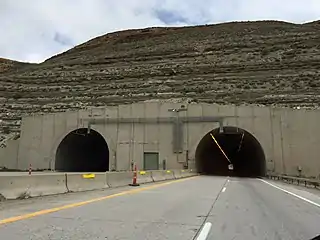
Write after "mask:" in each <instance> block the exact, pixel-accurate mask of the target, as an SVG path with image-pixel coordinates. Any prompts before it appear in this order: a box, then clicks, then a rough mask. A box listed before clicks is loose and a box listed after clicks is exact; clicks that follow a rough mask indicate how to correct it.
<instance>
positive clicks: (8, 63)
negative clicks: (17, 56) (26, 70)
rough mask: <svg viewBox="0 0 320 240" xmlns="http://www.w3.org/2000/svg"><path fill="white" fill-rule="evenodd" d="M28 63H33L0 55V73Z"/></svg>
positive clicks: (25, 65)
mask: <svg viewBox="0 0 320 240" xmlns="http://www.w3.org/2000/svg"><path fill="white" fill-rule="evenodd" d="M29 65H33V64H30V63H23V62H17V61H13V60H9V59H5V58H1V57H0V74H4V73H5V72H10V71H11V72H12V71H14V70H16V69H20V68H23V67H27V66H29ZM0 76H1V75H0Z"/></svg>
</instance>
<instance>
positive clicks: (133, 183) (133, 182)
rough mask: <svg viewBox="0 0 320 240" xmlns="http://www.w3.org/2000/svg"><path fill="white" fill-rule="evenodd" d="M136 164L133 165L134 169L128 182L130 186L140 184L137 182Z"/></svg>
mask: <svg viewBox="0 0 320 240" xmlns="http://www.w3.org/2000/svg"><path fill="white" fill-rule="evenodd" d="M137 178H138V177H137V165H136V164H135V165H134V171H133V178H132V183H131V184H129V185H130V186H134V187H136V186H140V184H138V183H137Z"/></svg>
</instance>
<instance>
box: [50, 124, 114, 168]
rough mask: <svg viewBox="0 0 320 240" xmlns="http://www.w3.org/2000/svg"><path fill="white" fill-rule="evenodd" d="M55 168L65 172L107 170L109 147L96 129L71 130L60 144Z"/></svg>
mask: <svg viewBox="0 0 320 240" xmlns="http://www.w3.org/2000/svg"><path fill="white" fill-rule="evenodd" d="M55 170H56V171H63V172H105V171H108V170H109V148H108V145H107V142H106V141H105V139H104V138H103V137H102V136H101V135H100V134H99V133H98V132H97V131H95V130H92V129H91V130H90V132H88V129H87V128H81V129H77V130H74V131H72V132H70V133H69V134H68V135H67V136H66V137H65V138H64V139H63V140H62V141H61V143H60V144H59V146H58V148H57V152H56V159H55Z"/></svg>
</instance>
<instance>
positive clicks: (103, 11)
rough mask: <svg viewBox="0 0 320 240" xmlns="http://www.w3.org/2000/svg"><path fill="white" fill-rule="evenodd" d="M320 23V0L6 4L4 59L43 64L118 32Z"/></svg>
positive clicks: (26, 0) (29, 0)
mask: <svg viewBox="0 0 320 240" xmlns="http://www.w3.org/2000/svg"><path fill="white" fill-rule="evenodd" d="M263 19H274V20H284V21H290V22H295V23H303V22H306V21H313V20H317V19H320V0H117V1H116V0H0V57H3V58H10V59H14V60H19V61H28V62H42V61H44V60H45V59H46V58H48V57H50V56H52V55H55V54H57V53H60V52H62V51H65V50H67V49H69V48H72V47H74V46H75V45H78V44H80V43H82V42H85V41H87V40H89V39H91V38H93V37H96V36H98V35H102V34H105V33H108V32H113V31H116V30H123V29H128V28H144V27H150V26H177V25H195V24H207V23H218V22H227V21H234V20H263Z"/></svg>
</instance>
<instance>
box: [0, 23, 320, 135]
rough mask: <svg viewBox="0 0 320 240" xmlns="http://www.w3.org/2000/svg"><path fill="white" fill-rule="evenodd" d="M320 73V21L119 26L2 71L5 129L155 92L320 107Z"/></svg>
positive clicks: (1, 106) (0, 97) (218, 100)
mask: <svg viewBox="0 0 320 240" xmlns="http://www.w3.org/2000/svg"><path fill="white" fill-rule="evenodd" d="M319 80H320V24H319V22H313V23H308V24H302V25H297V24H291V23H286V22H277V21H260V22H234V23H224V24H216V25H206V26H197V27H184V28H148V29H142V30H128V31H122V32H115V33H110V34H107V35H104V36H100V37H97V38H95V39H93V40H91V41H89V42H86V43H84V44H81V45H79V46H77V47H75V48H73V49H71V50H69V51H67V52H65V53H63V54H60V55H57V56H54V57H52V58H50V59H48V60H47V61H45V62H44V63H42V64H39V65H32V66H28V67H23V68H17V69H15V70H14V71H7V72H4V73H2V74H0V114H1V115H0V119H2V123H0V127H1V128H0V131H1V130H2V131H5V132H6V133H8V132H13V131H19V130H18V128H19V124H20V121H19V119H20V117H21V115H23V114H30V113H34V112H43V113H45V112H55V111H65V110H67V109H71V110H75V109H80V108H85V107H87V106H101V105H112V104H119V103H131V102H137V101H145V100H150V99H163V100H164V99H181V100H186V99H187V100H188V101H194V102H209V103H211V102H216V103H221V104H223V103H234V104H243V103H255V104H268V105H269V104H274V105H279V106H289V107H294V106H297V105H299V106H305V107H309V108H315V107H318V105H319V103H320V95H319V90H320V81H319ZM1 124H2V125H1ZM8 127H9V128H8Z"/></svg>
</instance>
